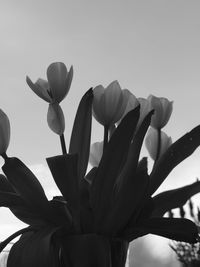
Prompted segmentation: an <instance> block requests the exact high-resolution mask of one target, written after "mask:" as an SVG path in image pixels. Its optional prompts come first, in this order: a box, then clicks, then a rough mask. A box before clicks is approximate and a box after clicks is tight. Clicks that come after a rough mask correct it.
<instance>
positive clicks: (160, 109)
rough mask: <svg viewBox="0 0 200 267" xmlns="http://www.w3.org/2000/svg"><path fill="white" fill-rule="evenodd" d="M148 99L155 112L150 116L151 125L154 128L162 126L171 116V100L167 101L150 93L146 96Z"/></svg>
mask: <svg viewBox="0 0 200 267" xmlns="http://www.w3.org/2000/svg"><path fill="white" fill-rule="evenodd" d="M148 101H149V103H150V106H151V109H154V110H155V113H154V115H153V116H152V120H151V126H152V127H154V128H156V129H161V128H163V127H164V126H165V125H166V124H167V122H168V121H169V118H170V116H171V113H172V108H173V101H169V100H168V99H167V98H164V97H156V96H153V95H150V96H149V97H148Z"/></svg>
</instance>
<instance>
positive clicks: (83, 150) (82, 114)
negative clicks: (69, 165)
mask: <svg viewBox="0 0 200 267" xmlns="http://www.w3.org/2000/svg"><path fill="white" fill-rule="evenodd" d="M92 99H93V91H92V89H90V90H88V91H87V92H86V93H85V95H84V96H83V98H82V99H81V101H80V104H79V107H78V110H77V113H76V117H75V120H74V125H73V129H72V134H71V140H70V146H69V153H70V154H78V177H79V179H81V178H83V177H84V175H85V172H86V170H87V166H88V158H89V152H90V138H91V124H92Z"/></svg>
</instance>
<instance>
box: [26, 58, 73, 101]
mask: <svg viewBox="0 0 200 267" xmlns="http://www.w3.org/2000/svg"><path fill="white" fill-rule="evenodd" d="M72 77H73V67H71V68H70V70H69V71H67V68H66V66H65V64H64V63H62V62H54V63H52V64H50V65H49V67H48V69H47V80H48V81H46V80H43V79H41V78H39V79H38V80H37V81H36V82H35V83H33V82H32V81H31V79H30V78H29V77H28V76H27V77H26V81H27V84H28V85H29V87H30V88H31V89H32V90H33V92H34V93H35V94H36V95H38V96H39V97H40V98H42V99H43V100H45V101H47V102H48V103H54V102H56V103H60V102H61V101H62V100H63V99H64V98H65V96H66V95H67V93H68V92H69V89H70V86H71V82H72Z"/></svg>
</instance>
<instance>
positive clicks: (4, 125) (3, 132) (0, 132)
mask: <svg viewBox="0 0 200 267" xmlns="http://www.w3.org/2000/svg"><path fill="white" fill-rule="evenodd" d="M9 142H10V122H9V119H8V116H7V115H6V114H5V113H4V112H3V110H1V109H0V155H3V154H5V153H6V150H7V148H8V145H9Z"/></svg>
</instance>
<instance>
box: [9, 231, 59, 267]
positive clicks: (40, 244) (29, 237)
mask: <svg viewBox="0 0 200 267" xmlns="http://www.w3.org/2000/svg"><path fill="white" fill-rule="evenodd" d="M56 231H57V229H56V228H45V229H41V230H40V231H38V232H35V233H26V234H23V235H22V237H21V238H20V239H19V241H17V242H16V243H15V244H14V245H13V246H12V248H11V251H10V254H9V256H8V263H7V266H8V267H15V266H20V267H27V266H29V267H35V266H37V267H57V263H58V257H59V254H58V253H55V252H56V251H55V250H54V246H53V242H52V237H53V235H54V233H55V232H56Z"/></svg>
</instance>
